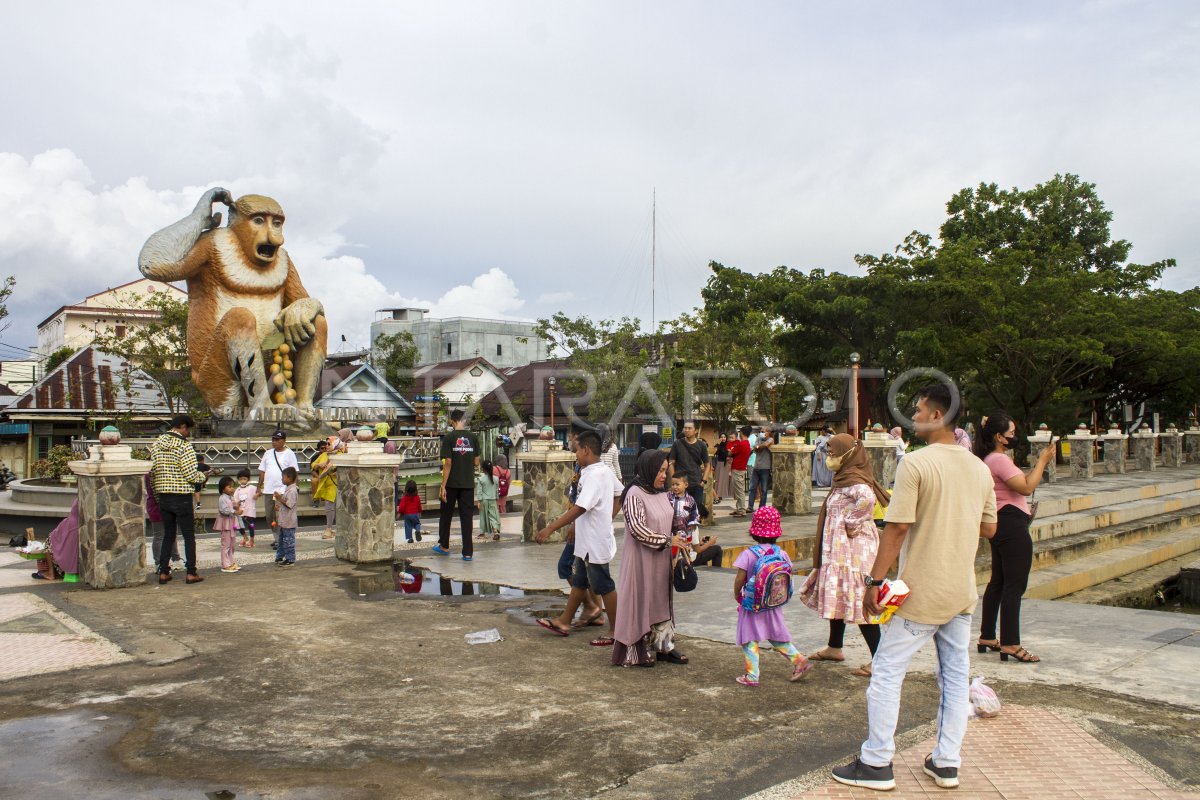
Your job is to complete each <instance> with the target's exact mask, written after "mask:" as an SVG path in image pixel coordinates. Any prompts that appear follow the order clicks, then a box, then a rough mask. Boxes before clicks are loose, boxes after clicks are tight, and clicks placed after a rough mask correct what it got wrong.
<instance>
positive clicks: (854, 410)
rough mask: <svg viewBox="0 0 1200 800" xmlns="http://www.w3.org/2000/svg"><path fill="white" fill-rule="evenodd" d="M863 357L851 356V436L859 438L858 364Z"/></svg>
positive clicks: (852, 354)
mask: <svg viewBox="0 0 1200 800" xmlns="http://www.w3.org/2000/svg"><path fill="white" fill-rule="evenodd" d="M860 361H862V356H860V355H859V354H858V353H851V354H850V435H851V436H853V437H855V438H856V439H857V438H858V364H859V362H860Z"/></svg>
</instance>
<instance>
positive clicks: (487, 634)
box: [463, 628, 504, 644]
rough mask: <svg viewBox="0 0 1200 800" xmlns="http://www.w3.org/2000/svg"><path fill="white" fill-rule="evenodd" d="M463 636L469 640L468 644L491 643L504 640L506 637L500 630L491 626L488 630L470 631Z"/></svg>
mask: <svg viewBox="0 0 1200 800" xmlns="http://www.w3.org/2000/svg"><path fill="white" fill-rule="evenodd" d="M463 638H465V639H466V640H467V644H491V643H493V642H503V641H504V637H503V636H501V635H500V631H498V630H496V629H495V628H489V629H488V630H486V631H475V632H474V633H468V634H466V635H465V636H464V637H463Z"/></svg>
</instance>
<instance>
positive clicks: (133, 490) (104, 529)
mask: <svg viewBox="0 0 1200 800" xmlns="http://www.w3.org/2000/svg"><path fill="white" fill-rule="evenodd" d="M131 453H132V449H131V448H130V447H129V445H125V444H110V445H103V444H101V445H95V446H94V447H92V448H90V453H89V457H88V459H87V460H86V461H72V462H70V463H69V464H68V466H69V467H70V468H71V472H73V473H75V475H76V476H77V479H78V483H79V520H80V525H79V577H80V580H82V581H83V582H84V583H86V584H88V585H89V586H91V587H92V588H93V589H119V588H122V587H125V586H138V585H140V584H143V583H145V582H146V524H145V518H146V516H145V515H146V511H145V476H146V473H147V472H149V471H150V467H151V463H150V462H149V461H138V460H135V459H134V458H133V457H132V455H131Z"/></svg>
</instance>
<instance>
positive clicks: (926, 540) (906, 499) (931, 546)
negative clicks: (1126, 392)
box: [833, 383, 996, 791]
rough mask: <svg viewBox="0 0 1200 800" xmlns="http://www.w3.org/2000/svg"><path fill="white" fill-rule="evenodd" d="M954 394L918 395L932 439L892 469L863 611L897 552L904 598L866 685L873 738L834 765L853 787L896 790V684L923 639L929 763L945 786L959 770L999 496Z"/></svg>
mask: <svg viewBox="0 0 1200 800" xmlns="http://www.w3.org/2000/svg"><path fill="white" fill-rule="evenodd" d="M957 411H958V398H957V397H956V396H955V395H953V394H952V393H951V391H950V389H949V387H947V386H945V385H943V384H940V383H937V384H932V385H930V386H927V387H925V388H924V389H922V390H921V391H920V392H919V393H918V394H917V411H916V413H915V414H913V423H914V424H915V426H916V433H917V435H918V436H920V437H921V438H922V439H924V440H925V441H926V442H927V443H928V445H929V446H928V447H925V448H922V449H921V450H918V451H916V452H913V453H909V454H908V455H906V456H904V460H903V461H901V462H900V466H899V468H898V469H897V471H896V484H895V488H894V491H893V494H892V502H891V504H890V505H889V506H888V510H887V517H886V518H885V521H886V523H887V527H886V528H884V531H883V535H882V537H881V538H880V542H879V551H878V554H877V555H876V556H875V564H874V566H873V567H872V568H871V576H870V578H868V586H867V593H866V597H865V598H864V600H863V610H864V611H865V613H866V614H868V615H873V614H878V613H879V612H880V610H881V609H880V608H879V588H878V585H879V583H880V582H882V580H883V578H884V577H885V576H886V575H887V573H888V571H889V570H890V569H891V568H892V565H893V564H894V563H895V562H896V559H897V557H899V560H900V568H899V571H898V573H897V577H898V578H900V579H901V580H903V581H904V582H905V583H906V584H908V588H909V590H910V594H909V597H908V600H907V601H905V603H904V604H903V605H902V606H900V608H899V609H898V610H897V611H896V615H895V617H893V618H892V620H891V621H889V622H888V623H887V624H886V625H884V626H883V628H882V630H881V635H880V642H879V648H878V649H877V650H876V652H875V658H874V660H873V662H872V673H871V685H870V687H869V688H868V689H867V722H868V725H869V727H870V734H869V737H868V738H867V741H865V742H863V746H862V751H861V752H860V753H859V756H858V757H857V758H855V759H854V761H852V762H850V763H849V764H848V765H846V766H844V767H838V768H837V769H835V770H834V771H833V778H834V780H836V781H838V782H840V783H845V784H849V785H851V786H863V787H866V788H868V789H878V790H884V791H886V790H888V789H892V788H895V785H896V782H895V779H894V777H893V774H892V763H891V762H892V756H893V755H894V754H895V752H896V745H895V739H894V737H895V734H896V720H897V717H898V716H899V713H900V686H901V684H903V682H904V676H905V673H906V672H907V671H908V664H909V662H910V661H911V660H912V657H913V656H914V655H916V653H917V651H918V650H920V649H921V648H922V647H923V646H924V645H925V643H926V642H928V641H929V640H930V639H933V641H934V643H935V645H936V646H937V655H938V658H937V661H938V683H939V685H940V686H941V690H942V699H941V704H940V706H939V709H938V720H937V723H938V739H937V747H935V748H934V751H933V753H932V755H930V756H929V757H928V758H926V759H925V774H927V775H929V776H930V777H931V778H933V779H934V782H935V783H936V784H937V785H938V786H940V787H942V788H947V789H949V788H953V787H955V786H958V767H959V765H960V763H961V758H960V751H961V749H962V740H963V736H964V735H965V734H966V731H967V717H968V715H969V713H970V705H969V701H968V698H967V692H968V687H969V682H970V657H969V656H968V647H969V646H970V641H971V614H972V612H973V611H974V610H975V603H976V599H977V598H978V591H977V589H976V587H975V551H976V548H977V547H978V545H979V537H980V536H983V537H985V538H988V539H990V538H992V536H993V535H994V534H995V532H996V494H995V490H994V488H993V487H994V484H993V482H992V476H991V473H990V472H989V471H988V468H987V467H986V466H984V464H983V461H981V460H980V459H979V458H978V457H976V456H975V455H974V454H973V453H971V451H969V450H964V449H963V448H962V447H960V446H958V445H957V444H956V443H955V441H954V425H955V419H956V417H957Z"/></svg>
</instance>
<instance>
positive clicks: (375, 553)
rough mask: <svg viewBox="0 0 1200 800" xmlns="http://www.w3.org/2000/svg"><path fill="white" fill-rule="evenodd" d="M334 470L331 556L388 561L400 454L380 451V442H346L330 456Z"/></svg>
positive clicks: (358, 560)
mask: <svg viewBox="0 0 1200 800" xmlns="http://www.w3.org/2000/svg"><path fill="white" fill-rule="evenodd" d="M329 462H330V463H331V464H333V466H335V467H337V482H338V493H337V536H336V537H334V540H333V554H334V555H335V556H337V557H338V558H340V559H341V560H342V561H350V562H352V563H355V564H365V563H371V562H375V561H391V560H392V550H393V549H394V547H393V545H394V542H395V536H396V483H395V473H396V467H398V466H400V465H401V464H402V463H404V456H403V455H388V454H386V453H384V452H383V443H382V442H358V441H353V442H349V443H348V444H347V445H346V452H345V453H338V454H337V455H334V456H331V457H330V459H329Z"/></svg>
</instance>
